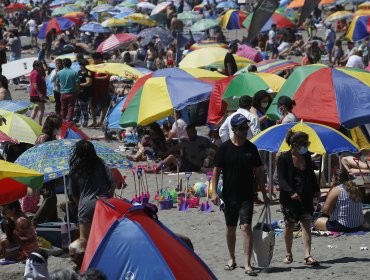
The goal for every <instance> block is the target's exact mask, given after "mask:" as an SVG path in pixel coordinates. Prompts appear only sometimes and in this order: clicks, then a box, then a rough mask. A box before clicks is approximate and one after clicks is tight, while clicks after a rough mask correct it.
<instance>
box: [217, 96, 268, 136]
mask: <svg viewBox="0 0 370 280" xmlns="http://www.w3.org/2000/svg"><path fill="white" fill-rule="evenodd" d="M251 107H252V98H251V97H250V96H248V95H244V96H242V97H240V98H239V109H238V110H237V111H236V112H235V113H233V114H231V115H230V116H228V117H227V118H226V120H225V122H224V123H223V124H222V125H221V127H220V131H219V135H220V138H221V141H222V143H224V142H226V141H228V140H230V139H232V138H233V136H234V132H233V129H232V126H231V124H230V122H231V119H232V118H233V117H234V116H235V115H236V114H242V115H243V116H244V117H246V118H247V119H248V120H249V129H248V134H247V139H248V140H249V139H251V138H252V137H253V136H256V135H257V134H258V133H260V132H261V128H260V123H259V119H258V117H257V116H255V115H253V114H252V113H250V112H249V109H250V108H251Z"/></svg>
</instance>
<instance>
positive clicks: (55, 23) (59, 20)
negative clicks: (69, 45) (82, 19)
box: [38, 17, 76, 39]
mask: <svg viewBox="0 0 370 280" xmlns="http://www.w3.org/2000/svg"><path fill="white" fill-rule="evenodd" d="M75 24H76V22H75V21H74V20H72V19H70V18H65V17H56V18H52V19H51V20H48V21H46V22H44V23H43V24H42V26H41V29H40V32H39V35H38V37H39V38H40V39H45V36H46V34H47V33H48V32H49V31H50V30H52V29H53V28H54V29H55V30H56V32H57V33H59V32H60V31H62V30H67V29H69V28H71V27H72V26H74V25H75Z"/></svg>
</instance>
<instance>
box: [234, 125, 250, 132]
mask: <svg viewBox="0 0 370 280" xmlns="http://www.w3.org/2000/svg"><path fill="white" fill-rule="evenodd" d="M248 129H249V126H248V125H241V126H238V127H237V128H236V130H237V131H246V130H248Z"/></svg>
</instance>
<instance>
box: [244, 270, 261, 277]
mask: <svg viewBox="0 0 370 280" xmlns="http://www.w3.org/2000/svg"><path fill="white" fill-rule="evenodd" d="M245 274H247V275H248V276H258V274H257V273H256V272H255V271H254V270H252V269H248V270H246V271H245Z"/></svg>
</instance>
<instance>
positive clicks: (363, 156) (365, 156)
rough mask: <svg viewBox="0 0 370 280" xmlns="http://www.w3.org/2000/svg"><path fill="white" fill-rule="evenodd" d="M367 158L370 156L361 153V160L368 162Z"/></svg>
mask: <svg viewBox="0 0 370 280" xmlns="http://www.w3.org/2000/svg"><path fill="white" fill-rule="evenodd" d="M367 158H368V156H367V155H361V156H360V160H361V161H362V162H366V161H367Z"/></svg>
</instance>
